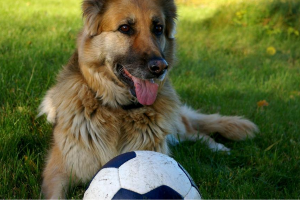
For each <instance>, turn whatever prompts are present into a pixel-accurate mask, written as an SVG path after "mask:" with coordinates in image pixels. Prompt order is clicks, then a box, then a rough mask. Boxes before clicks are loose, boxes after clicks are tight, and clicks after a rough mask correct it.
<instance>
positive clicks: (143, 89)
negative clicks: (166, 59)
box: [117, 64, 167, 105]
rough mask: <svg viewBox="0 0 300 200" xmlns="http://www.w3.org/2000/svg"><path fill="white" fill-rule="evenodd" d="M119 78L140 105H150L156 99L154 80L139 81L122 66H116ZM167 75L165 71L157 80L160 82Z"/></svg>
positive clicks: (156, 87) (156, 89) (156, 90)
mask: <svg viewBox="0 0 300 200" xmlns="http://www.w3.org/2000/svg"><path fill="white" fill-rule="evenodd" d="M117 71H118V75H119V78H120V79H121V81H123V82H124V83H125V84H126V85H127V86H128V87H129V90H130V92H131V94H132V95H133V96H135V97H136V98H137V100H138V101H139V103H140V104H142V105H152V104H153V103H154V102H155V100H156V97H157V93H158V87H159V86H158V84H157V83H155V80H154V79H140V78H137V77H135V76H133V75H132V74H130V73H129V72H128V71H127V70H126V69H125V68H124V67H123V66H122V65H120V64H117ZM166 74H167V70H166V71H165V72H164V73H163V74H162V75H161V76H160V77H159V78H158V80H160V81H162V80H163V79H164V78H165V76H166Z"/></svg>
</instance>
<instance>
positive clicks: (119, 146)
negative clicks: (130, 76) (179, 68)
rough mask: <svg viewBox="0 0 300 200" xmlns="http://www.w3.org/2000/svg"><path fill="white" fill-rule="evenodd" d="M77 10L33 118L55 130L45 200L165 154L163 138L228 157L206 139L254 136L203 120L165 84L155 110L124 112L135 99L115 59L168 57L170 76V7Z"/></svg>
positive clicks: (230, 120) (145, 2)
mask: <svg viewBox="0 0 300 200" xmlns="http://www.w3.org/2000/svg"><path fill="white" fill-rule="evenodd" d="M82 8H83V15H84V19H85V25H84V28H83V30H82V32H81V33H80V34H79V36H78V39H77V49H76V51H75V53H74V54H73V56H72V57H71V59H70V61H69V63H68V64H67V65H66V66H65V67H64V68H63V70H62V71H61V72H60V74H59V76H58V79H57V83H56V85H55V86H54V87H52V88H51V89H50V90H49V91H48V92H47V94H46V96H45V98H44V100H43V102H42V104H41V106H40V114H39V115H42V114H46V115H47V120H48V121H49V122H51V123H53V124H54V128H53V137H54V142H53V145H52V149H51V150H50V153H49V156H48V159H47V163H46V167H45V170H44V173H43V178H44V180H43V185H42V190H43V193H44V195H45V197H46V198H55V199H57V198H64V197H65V192H66V191H67V189H68V186H69V185H73V184H77V183H80V182H87V181H89V180H90V179H91V178H92V177H93V175H94V174H95V173H96V172H97V171H98V170H99V169H100V168H101V166H103V165H104V164H105V163H106V162H108V161H109V160H110V159H112V158H113V157H115V156H116V155H118V154H120V153H124V152H128V151H134V150H151V151H157V152H162V153H165V154H170V150H169V147H168V141H167V140H170V142H171V141H173V142H174V141H175V142H176V139H177V138H178V139H180V140H186V139H187V140H196V139H203V140H204V141H205V142H206V143H207V145H208V146H209V147H210V148H211V149H212V150H214V151H217V150H221V151H229V149H228V148H226V147H225V146H224V145H222V144H218V143H216V142H215V141H214V140H213V139H212V138H210V137H209V136H208V135H209V134H211V133H214V132H218V133H220V134H221V135H223V136H224V137H226V138H229V139H232V140H243V139H246V138H251V137H253V136H254V134H253V132H255V131H258V129H257V127H256V126H255V124H253V123H252V122H250V121H248V120H246V119H242V118H241V117H226V116H220V115H218V114H214V115H204V114H200V113H197V112H195V111H193V110H192V109H190V108H188V107H187V106H182V105H181V103H180V101H179V98H178V96H177V94H176V92H175V91H174V89H173V88H172V86H171V84H170V83H169V80H168V78H166V79H165V80H164V81H162V82H159V92H158V94H157V98H156V100H155V102H154V104H152V105H150V106H143V107H141V108H138V109H131V110H125V109H123V108H122V106H123V105H128V104H131V103H132V102H136V101H137V100H136V98H135V97H133V96H132V95H131V93H130V92H129V89H128V87H127V86H126V85H125V84H124V83H123V82H122V81H120V80H119V78H118V77H117V76H116V75H115V71H114V67H115V63H116V60H118V59H120V60H126V59H128V58H132V57H134V58H136V59H137V60H138V59H140V58H144V57H145V58H148V57H150V56H159V57H164V58H165V59H166V61H167V62H168V63H169V68H168V69H169V70H170V69H171V68H172V63H173V60H174V39H173V36H174V35H173V34H174V32H175V23H174V20H175V18H176V7H175V5H174V2H173V0H152V1H149V0H110V1H109V0H85V1H84V2H83V5H82ZM153 19H155V20H158V21H159V23H162V24H163V25H164V33H163V35H161V36H160V37H156V36H153V33H152V32H151V27H152V23H153V21H152V20H153ZM128 20H129V21H131V22H133V23H134V27H135V34H133V35H132V36H128V35H124V34H122V33H120V32H119V31H118V30H117V28H118V27H119V26H120V25H122V24H126V23H128ZM163 55H164V56H163ZM122 62H123V61H122ZM134 62H135V61H134ZM141 76H142V75H141ZM170 134H172V135H173V136H174V137H173V139H172V138H171V137H169V136H170ZM167 136H168V137H167ZM70 180H72V181H71V183H70Z"/></svg>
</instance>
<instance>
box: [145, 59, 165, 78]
mask: <svg viewBox="0 0 300 200" xmlns="http://www.w3.org/2000/svg"><path fill="white" fill-rule="evenodd" d="M148 68H149V70H150V72H151V73H152V74H154V75H158V76H159V75H161V74H163V73H164V71H165V70H166V69H168V63H167V61H165V60H164V59H162V58H158V59H152V60H150V61H149V63H148Z"/></svg>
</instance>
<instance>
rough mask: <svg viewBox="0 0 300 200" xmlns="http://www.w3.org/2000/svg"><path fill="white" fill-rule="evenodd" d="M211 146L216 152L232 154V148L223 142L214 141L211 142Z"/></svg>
mask: <svg viewBox="0 0 300 200" xmlns="http://www.w3.org/2000/svg"><path fill="white" fill-rule="evenodd" d="M209 148H210V149H211V150H212V151H214V152H217V151H223V152H226V153H227V154H230V149H229V148H227V147H225V146H224V145H223V144H220V143H217V142H216V143H213V144H209Z"/></svg>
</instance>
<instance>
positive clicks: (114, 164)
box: [102, 151, 136, 169]
mask: <svg viewBox="0 0 300 200" xmlns="http://www.w3.org/2000/svg"><path fill="white" fill-rule="evenodd" d="M135 157H136V153H135V152H134V151H132V152H127V153H124V154H121V155H119V156H117V157H115V158H113V159H111V160H110V161H109V162H107V163H106V164H105V165H104V166H103V167H102V169H104V168H119V167H120V166H121V165H123V164H124V163H125V162H127V161H128V160H131V159H132V158H135Z"/></svg>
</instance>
